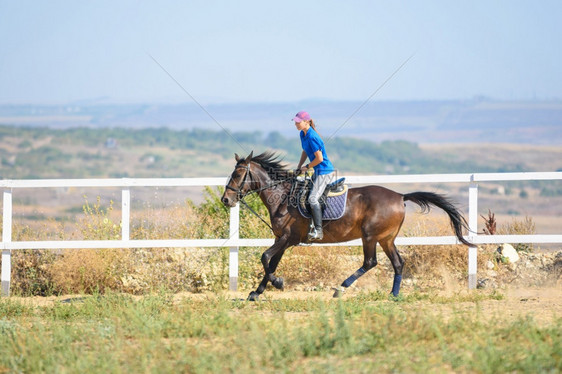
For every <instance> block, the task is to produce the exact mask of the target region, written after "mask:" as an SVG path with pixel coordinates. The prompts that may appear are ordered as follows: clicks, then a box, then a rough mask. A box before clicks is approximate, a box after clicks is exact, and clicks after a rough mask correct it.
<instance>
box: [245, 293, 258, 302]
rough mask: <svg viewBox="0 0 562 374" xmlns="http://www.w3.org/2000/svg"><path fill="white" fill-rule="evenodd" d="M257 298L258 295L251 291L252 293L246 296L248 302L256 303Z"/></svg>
mask: <svg viewBox="0 0 562 374" xmlns="http://www.w3.org/2000/svg"><path fill="white" fill-rule="evenodd" d="M259 297H260V294H259V293H257V292H256V291H252V292H250V295H249V296H248V301H258V298H259Z"/></svg>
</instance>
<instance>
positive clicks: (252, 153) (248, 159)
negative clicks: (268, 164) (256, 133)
mask: <svg viewBox="0 0 562 374" xmlns="http://www.w3.org/2000/svg"><path fill="white" fill-rule="evenodd" d="M252 157H254V151H252V152H250V155H249V156H248V157H246V163H249V162H250V161H252Z"/></svg>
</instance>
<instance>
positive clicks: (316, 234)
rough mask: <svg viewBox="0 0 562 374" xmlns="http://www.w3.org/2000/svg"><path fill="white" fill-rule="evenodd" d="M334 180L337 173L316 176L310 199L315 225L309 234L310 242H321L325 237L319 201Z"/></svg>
mask: <svg viewBox="0 0 562 374" xmlns="http://www.w3.org/2000/svg"><path fill="white" fill-rule="evenodd" d="M334 178H335V173H330V174H323V175H316V176H315V178H314V184H313V186H312V190H311V191H310V195H309V197H308V203H309V204H310V210H311V214H312V222H313V224H314V227H313V228H311V230H310V233H309V234H308V239H309V240H321V239H322V238H323V237H324V233H323V232H322V207H321V206H320V201H319V199H320V197H321V196H322V194H323V193H324V189H325V188H326V186H327V185H328V184H330V183H331V182H332V181H333V180H334Z"/></svg>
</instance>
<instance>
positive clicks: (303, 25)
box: [0, 0, 562, 104]
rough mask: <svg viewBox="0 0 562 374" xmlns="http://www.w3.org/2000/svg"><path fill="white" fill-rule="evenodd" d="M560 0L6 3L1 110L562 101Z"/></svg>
mask: <svg viewBox="0 0 562 374" xmlns="http://www.w3.org/2000/svg"><path fill="white" fill-rule="evenodd" d="M561 39H562V1H559V0H555V1H490V0H486V1H465V2H462V3H461V2H456V1H416V2H410V1H347V2H343V1H314V2H313V1H303V0H300V1H283V2H266V1H209V0H204V1H153V2H146V1H145V2H140V1H90V2H85V1H44V2H43V1H5V0H0V50H1V55H0V103H2V104H6V103H72V102H80V101H88V100H92V99H97V98H104V100H105V101H115V102H173V103H178V102H191V99H190V98H189V96H188V95H187V94H186V93H185V92H183V91H182V89H181V88H180V87H178V85H177V84H176V83H175V82H174V80H173V79H172V78H170V77H169V76H168V75H167V74H166V73H165V72H164V71H163V70H162V68H161V67H160V66H159V65H158V64H157V63H156V62H155V61H154V60H153V59H152V58H151V57H150V56H152V57H153V58H154V59H155V60H156V61H158V63H159V64H160V65H162V66H163V67H164V68H165V69H166V71H167V72H168V73H169V74H170V75H171V76H173V77H174V79H175V80H177V82H179V83H180V84H181V85H182V86H183V87H184V88H185V90H186V91H188V92H189V93H190V94H191V95H193V97H195V98H196V99H197V100H199V101H200V102H201V103H211V102H272V101H283V102H295V101H300V100H306V99H330V100H358V101H363V100H365V99H366V98H368V97H369V96H370V95H371V94H372V93H373V92H374V91H375V90H376V89H377V88H378V87H379V86H380V85H381V84H382V83H383V82H384V81H385V80H386V79H387V78H388V77H389V76H391V75H392V74H393V73H394V72H395V71H396V69H398V67H399V66H400V65H401V64H403V63H404V61H406V60H407V59H408V58H409V57H410V56H412V55H413V57H412V58H411V59H410V60H409V61H408V63H407V64H406V65H404V66H403V67H402V69H401V70H400V71H399V72H398V73H396V75H395V76H394V77H393V78H392V79H390V80H389V81H388V83H387V84H386V85H385V86H384V87H383V88H382V89H381V90H380V92H379V93H378V94H377V95H376V96H375V97H374V100H410V99H458V98H461V99H465V98H472V97H474V96H478V95H484V96H489V97H492V98H496V99H506V100H510V99H514V100H526V99H534V98H536V99H554V98H557V99H561V98H562V58H561V57H562V43H561V41H562V40H561Z"/></svg>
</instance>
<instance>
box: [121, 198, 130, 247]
mask: <svg viewBox="0 0 562 374" xmlns="http://www.w3.org/2000/svg"><path fill="white" fill-rule="evenodd" d="M130 222H131V190H129V189H128V188H125V189H123V190H122V191H121V240H124V241H128V240H129V236H130V232H129V230H130V229H129V224H130Z"/></svg>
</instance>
